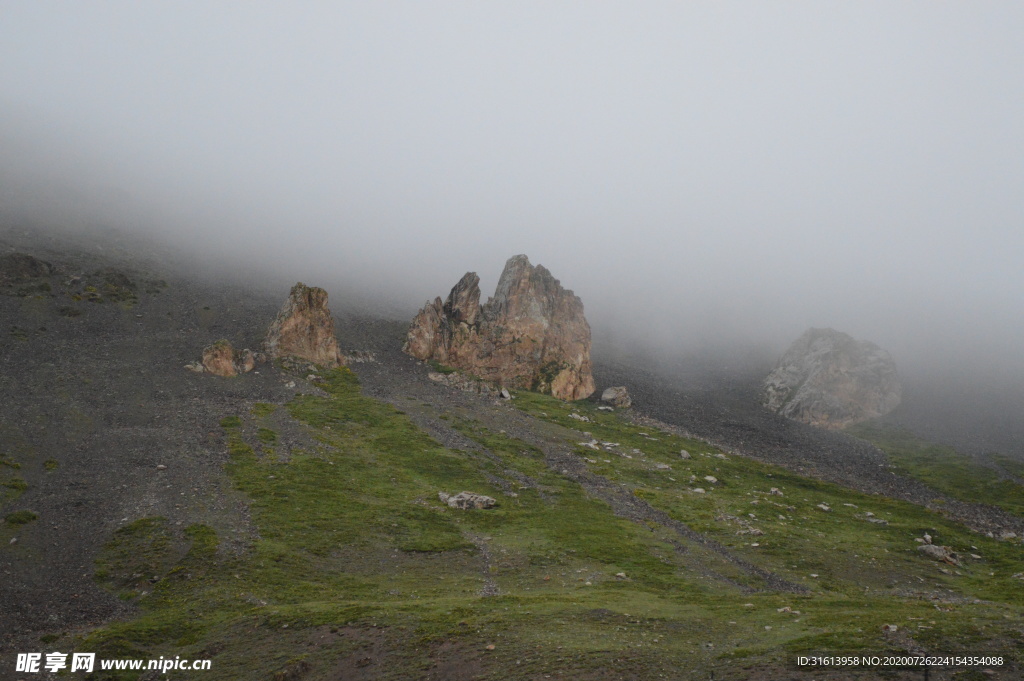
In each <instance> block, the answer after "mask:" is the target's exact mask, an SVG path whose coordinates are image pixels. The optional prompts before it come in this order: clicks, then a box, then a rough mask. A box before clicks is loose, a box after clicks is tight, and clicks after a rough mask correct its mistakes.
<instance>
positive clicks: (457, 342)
mask: <svg viewBox="0 0 1024 681" xmlns="http://www.w3.org/2000/svg"><path fill="white" fill-rule="evenodd" d="M479 284H480V277H478V276H477V275H476V273H475V272H468V273H466V275H465V276H464V277H462V279H461V280H459V282H458V283H457V284H456V285H455V287H454V288H452V290H451V293H449V294H448V298H447V300H445V301H444V302H442V301H441V299H440V298H437V299H435V300H434V302H428V303H427V304H426V305H425V306H424V307H423V309H422V310H420V312H419V314H417V315H416V318H415V319H414V320H413V322H412V326H411V327H410V328H409V333H408V337H407V340H406V343H405V347H404V350H405V352H407V353H409V354H410V355H412V356H413V357H416V358H417V359H421V360H435V361H437V362H440V363H442V364H445V365H448V366H451V367H454V368H456V369H461V370H463V371H466V372H467V373H470V374H473V375H475V376H478V377H480V378H482V379H484V380H486V381H492V382H494V383H497V384H499V385H501V386H508V387H512V388H526V389H531V390H536V391H538V392H544V393H550V394H551V395H554V396H555V397H558V398H560V399H563V400H579V399H583V398H584V397H587V396H589V395H590V394H591V393H593V392H594V378H593V376H592V375H591V363H590V325H589V324H587V320H586V318H585V317H584V316H583V302H582V301H581V300H580V299H579V298H578V297H577V296H575V295H574V294H573V292H572V291H567V290H565V289H563V288H562V285H561V284H560V283H559V281H558V280H557V279H555V278H554V277H553V276H552V275H551V273H550V272H549V271H548V270H547V269H545V268H544V267H543V266H542V265H537V266H536V267H534V266H532V265H530V261H529V260H528V259H527V257H526V256H525V255H517V256H514V257H512V258H509V260H508V262H506V263H505V269H504V271H503V272H502V273H501V278H500V279H499V280H498V287H497V289H496V290H495V292H494V297H492V298H490V299H488V301H487V302H486V303H485V304H483V305H480V286H479Z"/></svg>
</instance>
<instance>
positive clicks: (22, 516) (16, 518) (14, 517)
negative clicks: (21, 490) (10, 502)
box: [4, 510, 39, 525]
mask: <svg viewBox="0 0 1024 681" xmlns="http://www.w3.org/2000/svg"><path fill="white" fill-rule="evenodd" d="M38 518H39V514H37V513H35V512H33V511H26V510H22V511H12V512H11V513H8V514H7V515H5V516H4V520H5V521H7V524H8V525H26V524H28V523H30V522H32V521H33V520H37V519H38Z"/></svg>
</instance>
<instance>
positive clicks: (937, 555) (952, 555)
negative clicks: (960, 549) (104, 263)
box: [917, 544, 960, 566]
mask: <svg viewBox="0 0 1024 681" xmlns="http://www.w3.org/2000/svg"><path fill="white" fill-rule="evenodd" d="M917 550H918V551H920V552H921V553H923V554H924V555H926V556H928V557H929V558H931V559H932V560H938V561H941V562H943V563H949V564H950V565H956V566H959V565H960V558H959V556H957V555H956V552H955V551H954V550H953V549H951V548H949V547H948V546H936V545H935V544H921V545H920V546H918V547H917Z"/></svg>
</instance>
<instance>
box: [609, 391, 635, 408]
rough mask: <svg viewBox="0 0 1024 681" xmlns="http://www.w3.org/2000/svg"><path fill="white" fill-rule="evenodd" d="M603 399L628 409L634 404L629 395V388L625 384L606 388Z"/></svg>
mask: <svg viewBox="0 0 1024 681" xmlns="http://www.w3.org/2000/svg"><path fill="white" fill-rule="evenodd" d="M601 401H602V402H604V403H605V404H610V405H611V406H613V407H618V408H619V409H627V408H629V407H630V406H631V405H632V404H633V400H631V399H630V397H629V390H627V389H626V386H624V385H619V386H615V387H612V388H605V389H604V392H603V393H601Z"/></svg>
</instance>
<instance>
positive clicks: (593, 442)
mask: <svg viewBox="0 0 1024 681" xmlns="http://www.w3.org/2000/svg"><path fill="white" fill-rule="evenodd" d="M577 444H579V445H580V446H581V447H589V448H590V449H596V450H598V451H601V448H600V447H598V446H597V440H591V441H590V442H579V443H577Z"/></svg>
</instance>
